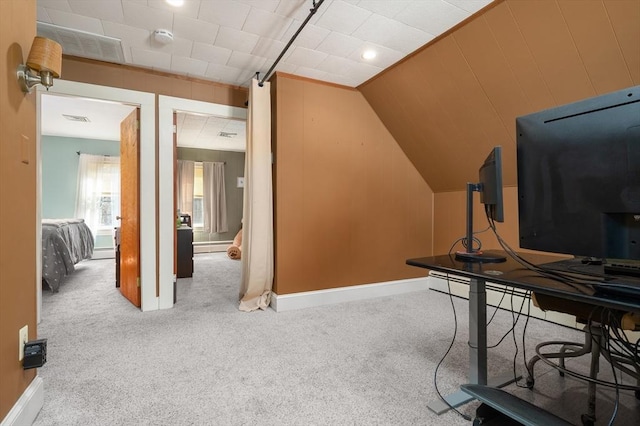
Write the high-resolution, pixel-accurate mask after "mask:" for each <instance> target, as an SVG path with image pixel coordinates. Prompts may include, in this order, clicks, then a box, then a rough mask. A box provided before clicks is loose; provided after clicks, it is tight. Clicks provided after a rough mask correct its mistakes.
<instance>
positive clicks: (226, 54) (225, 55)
mask: <svg viewBox="0 0 640 426" xmlns="http://www.w3.org/2000/svg"><path fill="white" fill-rule="evenodd" d="M231 52H232V50H231V49H225V48H224V47H219V46H213V45H211V44H205V43H199V42H195V43H193V50H192V51H191V57H192V58H194V59H199V60H201V61H207V62H212V63H219V64H226V63H227V62H228V61H229V58H230V57H231Z"/></svg>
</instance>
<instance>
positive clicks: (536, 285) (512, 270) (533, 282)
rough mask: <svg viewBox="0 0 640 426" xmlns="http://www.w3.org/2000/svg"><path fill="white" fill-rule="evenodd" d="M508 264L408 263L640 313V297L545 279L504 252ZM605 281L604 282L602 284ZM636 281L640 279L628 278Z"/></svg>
mask: <svg viewBox="0 0 640 426" xmlns="http://www.w3.org/2000/svg"><path fill="white" fill-rule="evenodd" d="M503 254H504V255H505V256H506V258H507V261H506V262H502V263H476V262H463V261H459V260H456V258H455V254H451V255H441V256H432V257H421V258H416V259H408V260H407V264H408V265H411V266H417V267H420V268H425V269H430V270H434V271H439V272H444V273H449V274H452V275H458V276H463V277H467V278H472V279H479V280H484V281H490V282H492V283H496V284H503V285H507V286H512V287H517V288H522V289H525V290H531V291H535V292H538V293H542V294H548V295H550V296H556V297H561V298H564V299H569V300H575V301H579V302H585V303H590V304H594V305H598V306H602V307H607V308H611V309H619V310H625V311H632V312H640V298H638V299H636V298H631V297H623V296H617V295H616V296H613V295H609V294H607V295H604V294H600V293H598V292H596V291H595V290H594V289H592V288H590V287H588V286H577V288H576V287H574V286H571V285H569V284H566V283H563V282H561V281H559V280H554V279H551V278H547V277H544V276H542V275H540V274H538V273H536V272H534V271H531V270H529V269H526V268H525V267H524V266H522V265H521V264H520V263H518V262H517V261H516V260H514V259H512V258H511V257H509V256H508V255H506V254H505V253H503ZM519 254H520V255H521V256H522V257H523V258H525V259H526V260H528V261H529V262H531V263H533V264H535V265H541V264H545V263H550V262H554V261H557V260H560V259H559V258H558V257H554V256H549V255H541V254H529V253H519ZM604 281H605V280H604V279H603V280H602V282H604ZM625 281H631V282H636V283H638V284H639V285H640V281H639V280H635V279H625Z"/></svg>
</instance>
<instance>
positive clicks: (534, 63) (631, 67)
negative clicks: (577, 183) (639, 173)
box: [359, 0, 640, 253]
mask: <svg viewBox="0 0 640 426" xmlns="http://www.w3.org/2000/svg"><path fill="white" fill-rule="evenodd" d="M638 84H640V1H638V0H605V1H597V0H593V1H575V0H558V1H555V0H506V1H502V2H498V3H497V4H495V5H493V6H491V7H488V8H486V9H485V10H484V12H482V13H480V14H478V15H475V16H474V17H472V19H470V20H469V21H468V22H466V23H465V24H464V25H462V26H460V27H458V28H456V29H454V30H453V31H451V32H450V33H448V34H446V35H445V36H443V37H442V38H439V39H437V40H435V41H434V42H432V43H430V44H428V45H427V46H425V47H424V48H422V49H421V50H420V51H419V52H417V53H415V54H414V55H412V56H411V57H410V58H408V59H406V60H404V61H402V62H400V63H399V64H397V65H396V66H394V67H392V68H390V69H388V70H386V71H385V72H383V73H382V74H380V75H378V76H377V77H375V78H373V79H372V80H370V81H368V82H366V83H365V84H363V85H362V86H360V87H359V90H360V91H361V92H362V93H363V95H364V96H365V98H366V99H367V101H368V102H369V103H370V104H371V106H372V107H373V109H374V110H375V111H376V113H377V114H378V116H379V117H380V119H381V120H382V122H383V123H384V125H385V126H386V127H387V129H389V131H390V132H391V134H392V135H393V137H394V138H395V140H396V141H397V142H398V144H399V145H400V146H401V148H402V150H403V151H404V152H405V153H406V155H407V156H408V157H409V158H410V160H411V162H412V163H413V164H414V165H415V166H416V168H417V169H418V171H419V172H420V174H421V175H422V176H423V177H424V178H425V180H426V181H427V183H428V184H429V185H430V186H431V188H432V189H433V190H434V191H435V192H436V193H437V195H436V197H435V213H434V238H435V241H434V251H435V252H437V253H442V252H444V251H446V250H448V249H449V246H450V245H451V243H452V242H453V241H454V240H455V239H456V238H458V237H460V236H461V235H462V234H463V233H464V213H463V212H464V196H465V195H464V192H463V191H464V188H465V183H466V182H467V181H472V182H475V181H477V179H478V167H479V166H480V164H481V163H482V161H483V160H484V158H485V157H486V156H487V154H488V153H489V151H490V150H491V148H492V147H493V146H495V145H502V146H503V161H504V168H503V171H504V184H505V186H506V187H512V189H507V190H505V196H507V194H508V197H507V199H506V200H505V202H506V204H507V206H506V213H505V216H506V222H505V224H504V225H501V226H499V228H498V229H499V231H500V233H501V235H502V236H503V238H505V239H506V240H507V241H508V242H510V243H511V244H513V245H515V246H516V247H517V238H518V237H517V235H518V234H517V199H516V193H515V192H516V190H515V188H513V187H515V185H516V155H515V148H516V142H515V118H516V117H517V116H519V115H524V114H527V113H531V112H534V111H538V110H541V109H545V108H550V107H553V106H556V105H562V104H566V103H569V102H573V101H577V100H580V99H584V98H588V97H592V96H596V95H599V94H603V93H608V92H611V91H615V90H618V89H623V88H625V87H630V86H634V85H638ZM512 191H513V194H511V192H512ZM456 192H457V193H456ZM476 219H478V221H477V222H476V223H477V224H478V225H477V226H476V229H483V228H484V227H485V226H486V219H485V218H484V213H482V212H480V211H479V212H478V213H476ZM484 240H487V241H485V242H486V245H487V246H490V247H493V248H495V247H496V243H495V240H494V239H492V238H489V237H487V236H486V234H485V236H483V241H484Z"/></svg>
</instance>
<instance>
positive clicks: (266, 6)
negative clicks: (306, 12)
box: [238, 0, 291, 12]
mask: <svg viewBox="0 0 640 426" xmlns="http://www.w3.org/2000/svg"><path fill="white" fill-rule="evenodd" d="M238 1H239V2H240V3H244V4H247V5H249V6H251V7H253V8H257V9H262V10H266V11H268V12H274V11H275V10H276V8H277V7H278V4H279V3H280V0H238ZM287 1H291V0H287Z"/></svg>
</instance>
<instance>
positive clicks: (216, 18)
mask: <svg viewBox="0 0 640 426" xmlns="http://www.w3.org/2000/svg"><path fill="white" fill-rule="evenodd" d="M250 10H251V6H249V5H246V4H242V3H238V2H236V1H229V0H215V1H212V0H205V1H203V2H202V3H201V4H200V12H199V13H198V19H202V20H204V21H207V22H211V23H213V24H218V25H224V26H226V27H231V28H235V29H238V30H239V29H240V28H242V25H244V22H245V21H246V19H247V15H248V14H249V11H250Z"/></svg>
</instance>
